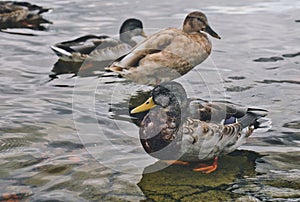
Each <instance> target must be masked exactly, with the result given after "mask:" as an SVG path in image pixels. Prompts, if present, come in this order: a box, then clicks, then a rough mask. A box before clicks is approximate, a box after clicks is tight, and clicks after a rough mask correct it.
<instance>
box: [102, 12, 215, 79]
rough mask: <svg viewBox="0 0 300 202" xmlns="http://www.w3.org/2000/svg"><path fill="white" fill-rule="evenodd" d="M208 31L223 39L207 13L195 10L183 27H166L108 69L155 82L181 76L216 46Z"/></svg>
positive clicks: (125, 75)
mask: <svg viewBox="0 0 300 202" xmlns="http://www.w3.org/2000/svg"><path fill="white" fill-rule="evenodd" d="M205 32H206V33H208V34H210V35H211V36H213V37H215V38H218V39H220V37H219V36H218V34H216V33H215V32H214V31H213V30H212V29H211V28H210V26H209V25H208V21H207V18H206V16H205V15H204V14H203V13H201V12H198V11H196V12H192V13H190V14H188V15H187V17H186V18H185V20H184V23H183V28H182V29H176V28H168V29H163V30H161V31H159V32H157V33H155V34H153V35H151V36H149V37H148V38H147V39H146V40H144V41H143V42H141V43H140V44H138V45H137V46H136V47H134V48H133V49H132V50H131V51H130V52H129V53H128V54H127V55H125V56H123V57H122V58H119V59H118V60H117V61H115V62H114V63H113V64H112V65H111V66H110V67H108V68H107V70H110V71H113V72H116V73H118V74H120V75H122V76H124V77H125V78H128V79H130V80H133V81H135V82H138V83H142V84H152V85H155V84H157V83H160V82H162V81H167V80H168V81H169V80H172V79H174V78H177V77H180V76H182V75H184V74H186V73H187V72H189V71H190V70H191V69H192V68H193V67H195V66H196V65H198V64H200V63H201V62H203V61H204V60H205V59H206V58H207V57H208V56H209V54H210V52H211V48H212V45H211V42H210V40H209V39H208V37H207V35H206V33H205Z"/></svg>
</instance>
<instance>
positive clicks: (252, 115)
mask: <svg viewBox="0 0 300 202" xmlns="http://www.w3.org/2000/svg"><path fill="white" fill-rule="evenodd" d="M267 114H268V111H267V110H265V109H259V108H248V112H247V113H246V114H245V116H243V117H241V118H239V119H238V122H239V123H240V124H241V125H242V127H243V128H246V127H248V126H253V127H254V129H256V131H260V132H266V131H268V130H269V129H270V128H271V127H272V121H271V119H269V118H266V117H265V116H266V115H267Z"/></svg>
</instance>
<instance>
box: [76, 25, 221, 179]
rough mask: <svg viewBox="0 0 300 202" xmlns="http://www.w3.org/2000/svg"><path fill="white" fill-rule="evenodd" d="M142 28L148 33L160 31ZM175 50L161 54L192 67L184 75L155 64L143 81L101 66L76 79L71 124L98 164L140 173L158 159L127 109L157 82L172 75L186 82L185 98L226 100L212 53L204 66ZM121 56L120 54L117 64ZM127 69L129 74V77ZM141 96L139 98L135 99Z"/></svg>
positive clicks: (88, 63)
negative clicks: (144, 145) (92, 73)
mask: <svg viewBox="0 0 300 202" xmlns="http://www.w3.org/2000/svg"><path fill="white" fill-rule="evenodd" d="M144 30H145V32H146V33H147V34H148V33H150V32H155V31H157V30H158V29H150V28H147V29H144ZM162 48H163V47H161V49H162ZM161 49H159V47H155V50H153V49H151V48H149V47H147V48H144V49H142V47H141V52H143V53H145V52H151V53H153V52H159V51H160V50H161ZM176 49H178V50H177V51H176V52H171V51H167V52H166V53H165V54H166V55H167V58H166V61H167V60H168V59H169V60H172V58H174V57H175V58H180V60H178V61H179V62H181V63H182V64H183V66H184V65H185V66H195V67H194V68H193V69H192V70H190V71H189V72H188V73H187V72H184V73H182V70H181V69H180V68H179V69H174V68H172V67H167V68H157V69H154V70H152V71H153V77H151V76H149V74H148V72H147V74H145V75H146V76H144V77H143V75H142V76H140V78H143V79H145V78H147V79H148V80H147V81H146V82H145V80H143V81H140V80H139V79H138V78H134V79H130V76H127V75H126V76H125V78H120V75H118V74H117V73H115V72H106V71H105V70H104V69H103V68H102V67H99V71H97V72H96V73H95V76H94V77H78V78H77V79H76V84H75V87H74V92H73V120H74V124H75V126H76V129H77V133H78V136H79V138H80V140H81V142H82V144H83V145H84V147H85V149H86V150H87V151H88V153H89V154H90V155H91V156H92V157H93V158H94V159H95V160H97V161H98V162H99V163H101V164H102V165H104V166H106V167H109V168H111V169H113V170H116V171H118V172H125V173H133V174H141V173H142V172H143V171H144V168H145V167H147V166H149V165H150V164H153V163H154V162H156V161H157V159H155V158H152V157H150V156H149V155H148V154H147V153H146V152H145V151H144V150H143V148H142V146H141V144H140V140H139V135H138V133H139V132H138V131H139V127H138V126H137V123H136V119H137V118H135V117H131V116H130V110H131V109H132V108H133V107H135V106H137V105H138V104H141V103H142V102H143V101H144V100H143V99H144V97H145V96H144V97H143V93H145V92H147V91H148V92H149V91H150V90H151V89H152V88H153V86H154V85H155V84H158V83H160V82H163V81H168V80H173V79H176V81H178V82H180V83H181V84H182V85H183V86H184V88H185V90H186V91H187V93H188V96H189V97H195V98H196V97H198V98H199V97H201V98H203V99H205V100H208V101H212V100H220V99H225V98H226V95H225V88H224V86H223V81H222V79H221V76H220V72H219V69H218V67H217V65H216V64H215V63H214V62H213V57H209V58H208V59H207V60H206V62H205V63H204V64H200V65H197V64H196V65H195V64H190V63H192V62H193V61H191V60H190V58H189V57H186V54H183V55H181V54H180V53H185V52H186V51H187V50H186V48H185V47H180V46H179V47H177V48H176ZM208 55H209V54H208ZM208 55H207V56H208ZM207 56H206V57H207ZM121 59H122V57H121V58H119V59H117V60H116V62H118V61H120V60H121ZM95 65H97V64H96V63H95V62H94V61H92V60H89V59H86V60H85V61H84V63H83V64H82V67H81V71H79V73H78V75H79V76H80V75H81V73H84V72H85V71H86V69H87V68H89V67H91V66H92V68H93V69H95ZM147 65H150V66H151V64H147ZM96 69H97V68H96ZM122 71H124V69H123V70H122ZM125 73H126V72H125ZM130 73H131V72H128V74H129V75H130ZM183 74H184V75H183ZM128 78H129V79H128ZM131 80H133V81H131ZM140 95H141V96H142V97H143V98H139V96H140ZM87 114H88V116H87ZM212 118H213V117H212ZM174 160H176V159H174ZM167 166H169V165H168V164H162V165H160V166H158V167H156V168H153V169H152V170H148V171H147V172H155V171H157V170H160V169H163V168H165V167H167Z"/></svg>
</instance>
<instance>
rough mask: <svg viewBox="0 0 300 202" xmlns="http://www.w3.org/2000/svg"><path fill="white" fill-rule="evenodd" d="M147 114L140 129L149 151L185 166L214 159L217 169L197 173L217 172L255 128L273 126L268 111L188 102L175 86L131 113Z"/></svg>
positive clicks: (157, 92) (164, 87) (171, 84)
mask: <svg viewBox="0 0 300 202" xmlns="http://www.w3.org/2000/svg"><path fill="white" fill-rule="evenodd" d="M146 110H149V112H148V114H147V115H146V116H145V117H144V119H143V121H142V123H141V126H140V130H139V134H140V140H141V143H142V145H143V148H144V149H145V151H146V152H147V153H149V154H150V155H151V156H153V157H155V158H158V159H162V160H179V161H177V162H184V163H186V162H199V161H203V160H210V159H214V163H213V165H209V166H204V167H203V166H200V167H197V168H195V169H194V170H195V171H202V172H204V173H210V172H213V171H214V170H216V168H217V158H218V157H219V156H222V155H225V154H228V153H230V152H232V151H234V150H235V149H237V148H238V147H239V146H240V145H242V144H243V143H244V142H245V140H246V138H247V137H249V136H250V135H251V134H252V132H253V131H254V130H255V129H258V128H265V129H269V128H270V127H271V121H270V119H267V118H265V116H266V115H267V113H268V111H267V110H265V109H260V108H253V107H252V108H250V107H243V106H239V105H235V104H232V103H228V102H212V103H208V102H206V103H203V102H202V103H201V102H200V100H193V99H189V98H187V95H186V92H185V90H184V88H183V87H182V85H181V84H179V83H177V82H165V83H161V84H159V85H157V86H156V87H155V88H154V89H153V90H152V92H151V97H150V98H149V99H148V100H147V101H146V102H145V103H144V104H142V105H140V106H138V107H136V108H134V109H133V110H131V113H132V114H134V113H139V112H142V111H146ZM215 117H216V118H215Z"/></svg>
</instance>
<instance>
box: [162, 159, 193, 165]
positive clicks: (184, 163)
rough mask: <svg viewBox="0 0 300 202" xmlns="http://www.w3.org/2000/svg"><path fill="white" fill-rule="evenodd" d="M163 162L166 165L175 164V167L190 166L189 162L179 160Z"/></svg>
mask: <svg viewBox="0 0 300 202" xmlns="http://www.w3.org/2000/svg"><path fill="white" fill-rule="evenodd" d="M163 162H165V163H166V164H169V165H171V164H173V165H184V166H187V165H189V162H185V161H179V160H163Z"/></svg>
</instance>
